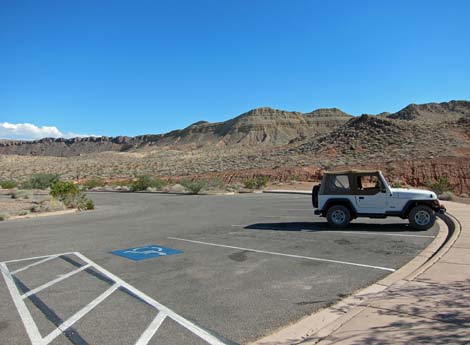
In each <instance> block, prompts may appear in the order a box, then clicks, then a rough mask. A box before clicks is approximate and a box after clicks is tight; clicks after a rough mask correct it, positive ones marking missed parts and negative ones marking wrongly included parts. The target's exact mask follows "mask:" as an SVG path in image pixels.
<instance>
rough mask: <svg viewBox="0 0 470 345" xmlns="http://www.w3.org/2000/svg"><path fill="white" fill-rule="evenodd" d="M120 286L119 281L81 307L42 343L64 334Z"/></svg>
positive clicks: (47, 342)
mask: <svg viewBox="0 0 470 345" xmlns="http://www.w3.org/2000/svg"><path fill="white" fill-rule="evenodd" d="M118 288H119V284H117V283H116V284H114V285H113V286H111V287H110V288H109V289H108V290H106V291H105V292H103V293H102V294H101V295H99V296H98V297H97V298H95V299H94V300H93V301H91V302H90V303H88V304H87V305H86V306H85V307H84V308H82V309H80V310H79V311H78V312H77V313H75V314H74V315H72V316H71V317H70V318H69V319H67V320H66V321H64V322H63V323H62V324H60V325H59V326H58V327H57V328H56V329H55V330H54V331H52V332H51V333H49V335H48V336H47V337H45V338H44V339H43V341H42V343H43V344H44V345H46V344H49V343H50V342H51V341H53V340H54V339H55V338H57V337H58V336H59V335H60V334H62V332H65V331H66V330H67V329H68V328H70V327H72V326H73V324H74V323H75V322H77V321H78V320H80V319H81V318H82V317H84V316H85V315H86V314H88V313H89V312H90V311H92V310H93V309H94V308H95V307H96V306H97V305H98V304H100V303H101V302H103V301H104V300H105V299H106V298H107V297H108V296H110V295H111V294H112V293H113V292H114V291H116V290H117V289H118Z"/></svg>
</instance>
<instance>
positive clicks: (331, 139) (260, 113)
mask: <svg viewBox="0 0 470 345" xmlns="http://www.w3.org/2000/svg"><path fill="white" fill-rule="evenodd" d="M469 118H470V102H469V101H450V102H443V103H427V104H421V105H417V104H410V105H408V106H407V107H405V108H403V109H402V110H400V111H398V112H396V113H393V114H390V113H387V112H384V113H380V114H379V115H367V116H366V117H364V116H363V117H353V116H351V115H349V114H346V113H345V112H343V111H341V110H340V109H337V108H331V109H317V110H314V111H312V112H309V113H300V112H294V111H286V110H278V109H272V108H267V107H264V108H257V109H253V110H250V111H248V112H246V113H244V114H241V115H239V116H237V117H235V118H233V119H230V120H227V121H224V122H217V123H209V122H206V121H199V122H196V123H194V124H192V125H190V126H188V127H186V128H184V129H181V130H175V131H171V132H169V133H165V134H147V135H139V136H136V137H126V136H119V137H86V138H72V139H62V138H59V139H54V138H45V139H40V140H34V141H18V140H0V154H4V155H12V154H13V155H26V156H56V157H71V156H78V155H83V154H92V153H99V152H106V151H114V152H116V151H117V152H146V151H151V150H155V149H158V148H169V149H178V150H185V149H191V150H193V149H198V148H205V147H218V148H246V150H247V151H250V150H251V149H253V148H275V147H280V146H284V145H291V146H292V145H294V146H299V147H298V148H296V149H295V150H297V151H299V150H301V151H305V152H307V151H309V152H312V153H314V152H316V150H319V149H320V148H324V147H326V146H328V147H329V149H333V148H334V149H335V150H336V151H340V152H345V150H346V151H347V148H348V147H349V146H351V145H354V146H357V147H363V149H367V147H368V145H369V146H370V144H371V143H374V145H375V146H374V147H375V148H376V149H379V148H381V149H382V148H383V147H385V146H387V145H389V146H390V145H392V146H393V145H400V144H402V143H405V142H409V141H413V142H421V141H422V140H424V139H423V138H426V139H425V140H429V142H427V145H430V146H431V147H432V146H433V145H434V146H436V145H438V142H437V141H436V140H432V136H430V135H431V134H433V133H434V135H435V136H436V137H438V138H440V139H439V140H440V141H439V145H445V143H446V142H447V141H448V140H447V139H446V138H447V137H446V135H448V133H447V132H446V133H447V134H446V133H444V132H442V131H440V128H442V126H443V124H445V125H446V126H448V125H449V124H454V125H456V126H458V125H459V123H460V124H461V125H462V126H463V124H468V122H469V120H468V119H469ZM423 126H440V127H435V128H434V129H432V130H427V131H426V130H423V129H422V127H423ZM465 128H468V125H465ZM456 130H458V128H457V129H456ZM418 133H421V134H420V137H419V138H416V140H415V139H413V137H414V136H416V135H417V134H418ZM428 133H429V134H430V135H429V136H428V135H427V134H428ZM436 133H437V134H436ZM465 133H467V132H465ZM465 133H464V134H465ZM465 135H466V134H465ZM449 140H450V139H449ZM423 144H424V142H423ZM436 147H437V146H436ZM439 147H440V146H439Z"/></svg>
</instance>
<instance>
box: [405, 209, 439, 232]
mask: <svg viewBox="0 0 470 345" xmlns="http://www.w3.org/2000/svg"><path fill="white" fill-rule="evenodd" d="M408 219H409V221H410V225H411V226H412V227H413V228H414V229H416V230H428V229H429V228H431V227H432V226H433V225H434V223H435V221H436V214H435V213H434V211H433V210H432V208H430V207H429V206H425V205H418V206H415V207H413V209H412V210H411V211H410V214H409V216H408Z"/></svg>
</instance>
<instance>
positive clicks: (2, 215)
mask: <svg viewBox="0 0 470 345" xmlns="http://www.w3.org/2000/svg"><path fill="white" fill-rule="evenodd" d="M8 218H10V215H9V214H8V213H6V212H0V221H3V220H7V219H8Z"/></svg>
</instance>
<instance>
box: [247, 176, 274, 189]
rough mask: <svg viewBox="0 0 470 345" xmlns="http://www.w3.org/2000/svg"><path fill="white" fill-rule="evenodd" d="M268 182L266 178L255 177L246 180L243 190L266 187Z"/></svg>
mask: <svg viewBox="0 0 470 345" xmlns="http://www.w3.org/2000/svg"><path fill="white" fill-rule="evenodd" d="M268 181H269V177H268V176H257V177H255V178H251V179H248V180H246V181H245V182H244V185H245V188H248V189H260V188H262V187H266V186H267V184H268Z"/></svg>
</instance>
